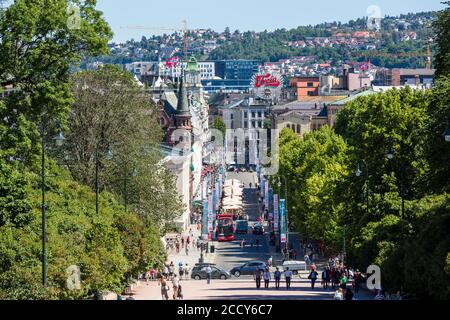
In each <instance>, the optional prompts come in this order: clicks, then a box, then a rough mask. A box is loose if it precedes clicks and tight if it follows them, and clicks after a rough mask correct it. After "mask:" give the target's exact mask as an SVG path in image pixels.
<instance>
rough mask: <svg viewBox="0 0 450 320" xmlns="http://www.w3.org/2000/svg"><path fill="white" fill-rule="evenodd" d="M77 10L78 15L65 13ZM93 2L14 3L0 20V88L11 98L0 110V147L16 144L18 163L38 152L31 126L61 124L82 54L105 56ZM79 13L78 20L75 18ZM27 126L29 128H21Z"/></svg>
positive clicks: (105, 30) (104, 31) (102, 26)
mask: <svg viewBox="0 0 450 320" xmlns="http://www.w3.org/2000/svg"><path fill="white" fill-rule="evenodd" d="M74 5H77V6H78V8H79V10H70V8H71V6H74ZM95 5H96V1H95V0H86V1H78V0H76V1H68V0H17V1H14V2H13V3H12V4H10V5H9V6H8V7H7V8H6V9H5V10H4V12H3V13H2V15H1V17H0V86H1V87H3V88H5V87H9V88H11V87H12V88H14V89H15V90H16V91H15V93H13V94H11V95H10V96H9V98H8V99H7V100H6V102H5V105H6V107H5V108H2V109H1V110H0V121H1V122H3V123H4V124H5V127H6V128H7V130H6V132H2V135H1V136H0V147H1V148H2V149H10V148H11V147H14V145H15V144H17V143H22V146H24V147H25V146H27V147H28V151H30V152H28V153H27V152H26V150H15V152H16V153H17V154H14V156H18V157H20V158H21V159H22V160H23V161H29V160H30V157H31V156H33V155H34V154H36V153H37V152H38V150H37V149H36V148H34V149H33V144H34V143H35V142H36V140H37V137H38V136H37V134H36V131H35V129H36V127H38V126H39V125H40V124H41V123H42V122H44V119H45V123H46V126H47V127H48V128H52V127H54V126H55V125H56V124H55V122H56V121H61V122H64V120H65V117H66V115H67V112H68V110H69V108H70V104H71V102H72V95H71V87H70V85H69V70H70V67H71V66H72V65H74V64H77V63H79V61H80V59H81V58H82V57H83V56H85V55H98V54H101V53H106V52H107V51H108V47H107V43H108V40H109V39H110V38H111V36H112V32H111V30H110V28H109V26H108V24H107V23H106V22H105V21H104V20H103V18H102V17H101V12H100V11H98V10H96V8H95ZM78 12H79V15H78ZM27 121H31V122H33V124H30V123H27Z"/></svg>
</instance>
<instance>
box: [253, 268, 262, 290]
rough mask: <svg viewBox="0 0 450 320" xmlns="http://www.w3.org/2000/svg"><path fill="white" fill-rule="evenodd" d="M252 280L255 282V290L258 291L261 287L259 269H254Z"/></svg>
mask: <svg viewBox="0 0 450 320" xmlns="http://www.w3.org/2000/svg"><path fill="white" fill-rule="evenodd" d="M253 279H254V280H255V281H256V288H257V289H259V288H260V287H261V270H260V269H259V268H256V271H255V273H254V274H253Z"/></svg>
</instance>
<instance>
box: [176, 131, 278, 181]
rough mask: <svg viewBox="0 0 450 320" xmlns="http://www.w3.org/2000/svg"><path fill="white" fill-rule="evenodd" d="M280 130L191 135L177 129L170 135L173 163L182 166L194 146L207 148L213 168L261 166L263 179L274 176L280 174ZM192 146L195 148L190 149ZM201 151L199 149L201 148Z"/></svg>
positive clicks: (192, 151)
mask: <svg viewBox="0 0 450 320" xmlns="http://www.w3.org/2000/svg"><path fill="white" fill-rule="evenodd" d="M279 136H280V130H278V129H272V130H270V136H269V134H268V130H266V129H247V130H244V129H228V130H226V133H225V136H224V135H223V133H222V131H220V130H217V129H211V130H210V133H209V134H193V135H192V134H191V132H190V131H188V130H185V129H177V130H175V131H174V132H173V133H172V134H171V140H172V142H176V143H175V144H174V147H173V148H172V154H171V156H172V159H171V161H172V162H173V163H179V164H181V163H184V161H185V160H186V157H190V156H195V152H196V149H197V148H196V146H199V145H201V146H207V148H208V150H209V151H210V152H211V155H213V157H211V161H210V163H211V164H212V165H215V164H216V165H220V164H221V163H222V161H224V160H225V162H226V163H227V164H234V165H243V166H248V165H250V166H256V165H260V168H261V170H262V173H263V174H264V175H265V176H271V175H276V174H277V173H278V170H279ZM192 146H194V148H193V147H192ZM200 149H201V148H200Z"/></svg>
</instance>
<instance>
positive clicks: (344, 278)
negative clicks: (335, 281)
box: [341, 272, 347, 290]
mask: <svg viewBox="0 0 450 320" xmlns="http://www.w3.org/2000/svg"><path fill="white" fill-rule="evenodd" d="M341 288H342V289H344V290H345V289H346V288H347V276H346V275H345V272H343V273H342V278H341Z"/></svg>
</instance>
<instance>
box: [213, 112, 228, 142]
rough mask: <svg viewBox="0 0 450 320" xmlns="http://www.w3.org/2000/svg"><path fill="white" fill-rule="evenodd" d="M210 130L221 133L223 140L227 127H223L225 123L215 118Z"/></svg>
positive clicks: (219, 118)
mask: <svg viewBox="0 0 450 320" xmlns="http://www.w3.org/2000/svg"><path fill="white" fill-rule="evenodd" d="M212 128H213V129H216V130H219V131H220V132H222V136H223V137H224V139H225V136H226V134H227V127H226V126H225V123H223V120H222V118H221V117H216V119H215V120H214V124H213V126H212Z"/></svg>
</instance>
